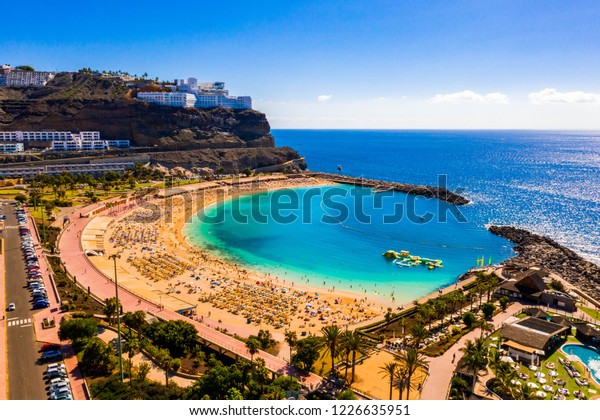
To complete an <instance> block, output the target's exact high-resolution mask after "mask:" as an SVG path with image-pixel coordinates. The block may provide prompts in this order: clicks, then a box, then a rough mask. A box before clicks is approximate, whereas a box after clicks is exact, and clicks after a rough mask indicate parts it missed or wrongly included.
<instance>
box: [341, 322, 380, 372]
mask: <svg viewBox="0 0 600 420" xmlns="http://www.w3.org/2000/svg"><path fill="white" fill-rule="evenodd" d="M388 313H389V312H388ZM350 334H352V331H349V330H346V331H344V332H343V333H342V336H341V338H340V346H339V349H338V353H340V354H342V355H343V356H344V380H345V381H346V382H348V366H349V365H350V349H349V347H348V341H349V339H350V338H349V336H350Z"/></svg>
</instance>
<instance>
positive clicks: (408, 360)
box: [396, 347, 429, 400]
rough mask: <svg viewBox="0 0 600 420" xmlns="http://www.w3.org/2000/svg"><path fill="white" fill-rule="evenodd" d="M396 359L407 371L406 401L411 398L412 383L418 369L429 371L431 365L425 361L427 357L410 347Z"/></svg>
mask: <svg viewBox="0 0 600 420" xmlns="http://www.w3.org/2000/svg"><path fill="white" fill-rule="evenodd" d="M396 359H397V360H398V362H399V363H400V365H401V366H403V367H404V368H405V369H406V382H407V386H406V399H407V400H408V399H409V398H410V383H411V379H412V377H413V375H414V373H415V372H416V371H417V370H418V369H427V367H428V366H429V363H428V362H427V360H426V359H425V356H424V355H422V354H421V353H419V351H418V350H417V349H416V348H412V347H409V348H407V349H406V350H405V351H403V352H402V353H400V354H399V355H398V356H396Z"/></svg>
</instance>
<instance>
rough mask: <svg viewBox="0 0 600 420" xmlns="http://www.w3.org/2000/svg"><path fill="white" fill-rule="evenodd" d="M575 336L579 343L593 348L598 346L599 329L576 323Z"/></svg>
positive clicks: (590, 325)
mask: <svg viewBox="0 0 600 420" xmlns="http://www.w3.org/2000/svg"><path fill="white" fill-rule="evenodd" d="M575 328H576V329H577V332H576V333H575V336H576V337H577V339H578V340H579V341H581V342H582V343H585V344H591V345H593V346H600V327H598V326H596V325H592V324H587V323H583V322H582V323H576V324H575Z"/></svg>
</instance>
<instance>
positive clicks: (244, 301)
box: [106, 178, 383, 332]
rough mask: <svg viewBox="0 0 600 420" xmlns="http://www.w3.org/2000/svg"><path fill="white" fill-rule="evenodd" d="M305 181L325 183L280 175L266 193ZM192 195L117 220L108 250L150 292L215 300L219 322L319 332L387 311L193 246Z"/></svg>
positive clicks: (244, 188)
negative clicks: (188, 225)
mask: <svg viewBox="0 0 600 420" xmlns="http://www.w3.org/2000/svg"><path fill="white" fill-rule="evenodd" d="M299 185H319V181H318V180H314V179H312V178H309V179H285V180H274V181H268V182H264V183H262V184H261V190H267V189H277V188H284V187H295V186H299ZM255 189H256V185H250V184H247V185H244V184H241V185H238V186H236V188H235V191H231V190H229V191H225V197H227V194H229V196H231V195H232V194H243V193H249V192H253V191H255ZM223 197H224V192H223V191H217V190H216V189H209V190H205V191H203V192H202V196H201V203H194V205H200V206H205V205H209V204H211V203H214V202H215V201H216V200H217V199H222V198H223ZM187 200H188V199H187V198H185V199H184V197H179V196H176V197H172V198H170V199H169V200H157V201H156V202H155V203H153V205H152V208H151V209H148V208H139V209H137V210H134V211H132V212H129V213H128V214H126V215H125V216H121V217H117V218H115V221H114V222H113V223H111V224H110V226H109V228H108V230H107V232H106V238H108V240H107V242H108V244H107V247H108V249H109V250H110V251H111V252H114V251H116V252H119V253H121V255H122V257H123V258H121V260H120V261H119V262H118V264H123V267H124V268H126V269H127V271H128V272H130V273H134V274H135V275H136V277H138V278H139V280H140V284H141V285H146V286H147V287H148V290H149V293H151V292H150V291H153V292H156V291H157V290H161V291H162V293H164V294H173V295H176V296H177V297H178V299H179V300H185V301H187V302H194V303H195V304H197V305H199V306H202V305H209V307H210V308H211V310H210V311H208V312H207V311H204V313H208V314H211V315H212V317H213V318H215V319H216V318H217V317H218V319H227V320H228V321H229V322H232V320H233V321H235V322H236V323H238V324H244V325H245V324H250V323H252V324H258V325H262V326H263V327H264V326H266V325H268V326H272V327H273V328H281V327H285V328H297V329H299V330H300V331H301V332H305V331H306V332H313V331H314V332H316V331H318V330H319V329H320V328H321V327H322V326H323V325H326V324H331V323H338V325H351V324H355V323H359V322H363V321H368V320H371V319H373V318H374V317H375V316H376V315H378V314H380V313H381V311H382V309H383V308H382V306H380V304H378V303H376V302H374V301H371V300H368V299H367V298H366V297H364V296H362V297H359V296H358V295H353V294H344V293H341V292H336V293H333V292H332V291H331V290H330V291H327V290H321V289H319V288H315V287H314V286H311V287H309V286H308V285H300V284H298V285H297V284H295V283H292V282H290V281H285V280H284V279H280V278H279V277H276V276H272V275H271V274H270V273H256V272H250V271H248V270H246V269H244V268H242V267H240V266H239V265H237V264H236V263H234V262H230V261H226V260H225V259H223V258H222V257H220V256H218V255H215V254H214V253H212V252H209V251H208V250H206V249H202V248H198V247H195V246H193V245H191V244H189V243H187V241H186V240H185V238H184V237H183V234H182V232H181V231H182V228H183V226H184V223H185V222H186V218H189V216H190V215H189V212H187V211H186V209H185V208H184V206H186V205H189V201H187ZM195 200H197V198H195ZM199 201H200V200H199ZM109 254H110V252H109ZM149 296H152V295H151V294H149ZM154 298H156V295H154ZM224 314H230V315H231V316H229V317H228V316H225V315H224Z"/></svg>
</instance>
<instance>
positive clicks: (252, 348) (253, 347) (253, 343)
mask: <svg viewBox="0 0 600 420" xmlns="http://www.w3.org/2000/svg"><path fill="white" fill-rule="evenodd" d="M246 348H247V349H248V353H250V365H252V363H253V362H254V355H255V354H256V353H258V349H259V348H260V342H259V341H258V340H257V339H256V338H254V337H253V338H250V339H249V340H248V341H246Z"/></svg>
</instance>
